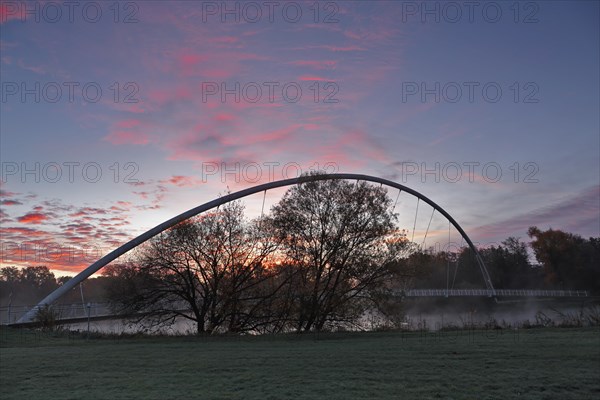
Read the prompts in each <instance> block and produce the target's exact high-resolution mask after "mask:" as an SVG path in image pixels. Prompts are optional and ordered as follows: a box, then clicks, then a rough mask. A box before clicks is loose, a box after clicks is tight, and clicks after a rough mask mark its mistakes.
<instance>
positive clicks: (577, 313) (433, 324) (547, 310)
mask: <svg viewBox="0 0 600 400" xmlns="http://www.w3.org/2000/svg"><path fill="white" fill-rule="evenodd" d="M404 310H405V311H404V312H405V314H404V316H403V318H402V321H403V322H402V323H401V324H400V326H399V327H401V328H403V329H409V330H431V331H437V330H439V329H441V328H442V327H444V328H467V327H482V328H494V327H502V328H513V327H523V326H527V325H530V326H531V325H551V324H555V325H560V324H565V323H569V322H571V323H578V322H583V324H584V325H587V324H589V321H588V319H590V318H591V319H592V320H593V319H594V318H595V319H596V321H597V322H596V323H598V318H600V304H599V302H598V301H590V300H586V301H584V302H580V303H573V302H564V301H563V302H557V301H543V302H540V301H529V302H528V301H525V302H517V303H500V304H498V303H495V302H481V301H480V302H465V301H461V302H456V301H448V299H446V302H443V301H439V300H438V301H421V300H420V301H409V302H406V303H405V306H404ZM362 325H363V328H364V329H377V328H378V327H381V325H382V324H381V320H380V319H378V318H376V317H375V316H374V315H373V314H372V313H367V315H365V317H364V318H363V323H362ZM64 329H67V330H72V331H80V332H86V331H87V330H88V323H87V322H79V323H73V324H68V325H64ZM89 330H90V331H92V332H100V333H107V334H117V335H119V334H133V333H150V334H152V333H160V334H167V335H185V334H195V333H196V324H195V323H194V322H193V321H190V320H187V319H185V318H179V319H177V320H176V321H175V323H174V324H173V325H170V326H161V327H159V328H156V327H154V328H148V327H147V326H144V324H140V323H136V322H133V321H128V320H124V319H111V320H103V321H94V320H92V321H90V323H89Z"/></svg>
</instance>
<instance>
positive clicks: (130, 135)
mask: <svg viewBox="0 0 600 400" xmlns="http://www.w3.org/2000/svg"><path fill="white" fill-rule="evenodd" d="M143 126H144V125H143V124H142V122H141V121H140V120H138V119H127V120H123V121H119V122H117V123H116V124H115V125H114V126H113V128H112V130H111V132H110V133H109V134H108V135H107V136H106V137H105V138H104V139H105V140H107V141H109V142H110V143H112V144H114V145H121V144H138V145H145V144H148V143H150V142H151V141H152V138H151V136H150V135H148V134H147V133H144V132H140V129H142V128H143Z"/></svg>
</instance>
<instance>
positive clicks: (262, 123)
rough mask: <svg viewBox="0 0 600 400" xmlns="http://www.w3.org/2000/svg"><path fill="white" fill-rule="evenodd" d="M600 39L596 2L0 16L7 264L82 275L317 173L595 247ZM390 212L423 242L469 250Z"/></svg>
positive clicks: (31, 7) (489, 225)
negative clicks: (172, 223)
mask: <svg viewBox="0 0 600 400" xmlns="http://www.w3.org/2000/svg"><path fill="white" fill-rule="evenodd" d="M599 21H600V11H599V3H598V2H596V1H580V2H578V1H568V2H567V1H564V2H563V1H545V2H532V1H526V2H513V1H511V2H494V1H482V2H475V3H474V2H438V1H427V2H413V1H369V2H367V1H331V2H328V1H321V2H293V1H276V2H266V1H257V2H233V1H231V2H220V1H219V2H210V1H169V2H167V1H131V2H114V1H96V2H94V1H91V2H88V1H78V2H63V1H55V2H47V1H27V2H21V1H19V2H15V1H4V0H2V2H0V53H1V54H0V72H1V99H0V107H1V108H0V160H1V167H2V171H1V172H2V176H1V182H0V190H1V198H0V210H1V211H0V223H1V226H0V245H1V247H2V248H1V250H2V259H1V260H0V266H8V265H17V266H29V265H46V266H48V267H50V268H51V269H53V271H54V272H55V273H56V274H57V275H61V274H72V273H75V272H78V271H80V270H82V269H83V268H84V267H86V266H87V265H89V264H91V263H92V262H94V261H95V260H96V259H98V258H99V257H101V256H102V255H104V254H106V253H108V252H109V251H111V250H113V249H114V248H116V247H117V246H119V245H121V244H124V243H126V242H127V241H128V240H130V239H132V238H134V237H135V236H137V235H139V234H141V233H143V232H144V231H146V230H148V229H150V228H152V227H153V226H155V225H157V224H159V223H161V222H163V221H164V220H166V219H168V218H171V217H173V216H175V215H177V214H179V213H181V212H183V211H186V210H188V209H190V208H192V207H195V206H197V205H200V204H202V203H204V202H207V201H210V200H213V199H215V198H217V197H219V196H221V195H223V194H224V193H227V192H228V191H237V190H240V189H243V188H246V187H251V186H254V185H257V184H259V183H265V182H269V181H274V180H278V179H282V178H288V177H295V176H297V175H298V174H300V173H305V172H308V171H312V170H324V171H326V172H348V173H350V172H352V173H361V174H368V175H374V176H378V177H382V178H387V179H390V180H393V181H396V182H398V183H401V184H403V185H406V186H408V187H410V188H412V189H415V190H417V191H419V192H420V193H422V194H423V195H425V196H427V197H429V198H430V199H432V200H433V201H435V202H436V203H437V204H439V205H440V206H441V207H443V208H444V209H445V210H446V211H448V212H449V213H450V214H451V215H452V216H453V217H454V218H455V219H456V220H457V221H458V223H459V224H461V226H462V227H463V228H464V230H465V231H466V232H467V234H468V235H469V236H470V237H471V239H472V240H473V241H474V242H475V243H477V244H479V245H482V246H485V245H491V244H497V243H499V242H501V241H502V240H504V239H506V238H507V237H509V236H516V237H520V238H521V239H522V240H525V241H527V240H528V237H527V229H528V228H529V227H530V226H534V225H535V226H538V227H539V228H541V229H548V228H553V229H562V230H565V231H569V232H573V233H576V234H579V235H582V236H583V237H590V236H595V237H597V236H600V211H599V209H600V134H599V133H600V126H599V124H600V121H599V112H598V110H599V109H600V104H599V103H600V94H599V90H600V89H599V88H600V82H599V71H600V65H599V63H600V62H599V59H600V56H599V49H600V33H599ZM282 193H283V191H282V190H276V191H270V192H268V193H267V194H266V195H264V196H265V197H264V200H265V201H264V202H265V207H264V208H263V206H262V203H263V195H257V196H253V197H252V198H248V199H246V201H245V203H246V207H247V211H248V215H249V216H253V215H254V216H255V215H259V214H260V213H261V212H263V211H264V212H268V209H269V207H270V205H272V204H274V202H276V201H277V200H278V199H279V198H280V197H281V195H282ZM389 195H390V197H391V198H392V199H394V200H395V199H396V198H398V201H397V208H396V209H395V211H397V212H398V213H399V215H400V218H399V224H400V225H401V227H402V228H405V229H407V230H408V231H409V237H411V239H412V238H414V240H415V241H417V242H419V243H423V244H426V245H427V246H432V247H436V246H437V247H439V248H442V249H443V248H444V246H448V245H449V244H450V243H455V244H458V245H460V244H464V242H461V238H460V236H459V235H458V234H457V232H456V231H455V230H452V229H450V230H449V229H448V222H447V221H446V220H445V219H444V218H443V217H441V216H440V215H439V213H433V217H431V215H432V210H431V208H428V207H429V206H426V205H424V204H423V203H420V205H418V204H417V201H416V198H414V197H412V196H409V195H406V194H401V195H400V196H398V192H397V191H395V190H393V189H390V191H389ZM417 206H419V208H418V210H417ZM415 215H416V217H415ZM413 232H414V233H413ZM426 235H427V237H425V236H426Z"/></svg>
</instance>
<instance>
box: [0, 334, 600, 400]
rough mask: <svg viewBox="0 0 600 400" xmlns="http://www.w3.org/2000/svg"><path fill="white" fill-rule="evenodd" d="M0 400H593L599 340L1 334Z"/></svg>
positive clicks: (599, 391) (598, 388) (598, 394)
mask: <svg viewBox="0 0 600 400" xmlns="http://www.w3.org/2000/svg"><path fill="white" fill-rule="evenodd" d="M0 351H1V354H0V388H1V389H0V398H1V399H86V400H90V399H344V400H348V399H598V398H600V331H599V330H598V328H586V329H566V328H564V329H531V330H520V331H508V330H503V331H458V332H443V333H424V332H423V333H420V332H414V333H391V332H387V333H383V332H382V333H346V334H320V335H281V336H274V337H273V336H270V337H269V336H263V337H210V338H189V337H160V338H148V337H141V338H126V339H123V338H121V339H116V338H112V339H111V338H101V339H85V338H84V337H72V336H71V337H69V336H66V335H63V336H59V337H53V336H52V335H49V334H41V333H36V332H32V331H23V330H13V329H6V328H5V329H2V330H1V331H0Z"/></svg>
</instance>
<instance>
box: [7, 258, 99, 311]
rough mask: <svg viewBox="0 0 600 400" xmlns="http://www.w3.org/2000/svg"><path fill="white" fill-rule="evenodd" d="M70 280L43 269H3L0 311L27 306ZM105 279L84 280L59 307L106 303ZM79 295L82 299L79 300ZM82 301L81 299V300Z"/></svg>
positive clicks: (66, 296)
mask: <svg viewBox="0 0 600 400" xmlns="http://www.w3.org/2000/svg"><path fill="white" fill-rule="evenodd" d="M69 279H71V278H70V277H68V276H62V277H59V278H57V277H56V276H55V275H54V273H52V271H50V269H49V268H48V267H46V266H35V267H26V268H17V267H12V266H11V267H4V268H1V269H0V307H7V306H8V305H9V304H10V305H13V306H31V305H34V304H37V303H38V302H39V301H40V300H42V299H43V298H44V297H46V296H47V295H48V294H50V293H51V292H52V291H54V290H56V289H58V287H59V286H61V285H62V284H63V283H65V282H66V281H68V280H69ZM107 280H108V278H106V277H103V276H98V277H93V278H90V279H87V280H86V281H85V282H83V283H82V287H81V288H76V289H73V290H72V291H71V292H69V293H67V294H66V295H64V296H63V297H61V298H60V299H59V302H60V303H62V304H73V303H80V302H82V301H84V302H86V303H87V302H102V301H106V290H107V287H108V284H107ZM82 292H83V296H82ZM82 297H83V298H82Z"/></svg>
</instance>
